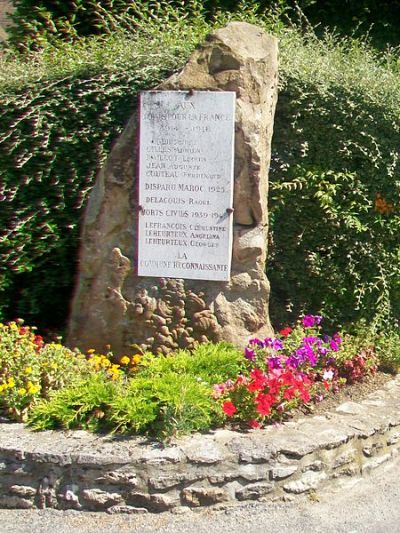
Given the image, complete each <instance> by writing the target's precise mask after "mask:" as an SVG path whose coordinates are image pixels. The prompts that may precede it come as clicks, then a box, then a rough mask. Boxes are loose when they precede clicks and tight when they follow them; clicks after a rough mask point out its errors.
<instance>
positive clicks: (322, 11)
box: [11, 0, 400, 49]
mask: <svg viewBox="0 0 400 533" xmlns="http://www.w3.org/2000/svg"><path fill="white" fill-rule="evenodd" d="M13 3H14V5H15V7H16V11H15V14H14V20H15V21H16V22H17V24H16V25H15V26H14V28H13V29H12V30H11V40H12V42H13V43H14V44H18V46H21V45H22V46H23V47H28V48H33V49H35V48H37V47H38V46H40V44H41V43H42V42H43V40H46V39H48V38H49V37H51V36H61V37H62V38H65V39H73V38H75V37H76V36H87V35H92V34H97V35H98V34H103V33H105V32H108V31H112V29H113V23H112V17H110V15H111V16H114V17H117V18H118V17H120V16H121V15H130V16H131V17H132V18H133V19H137V20H140V19H141V15H142V13H143V9H145V10H146V11H147V10H149V9H150V10H152V11H153V13H154V15H155V16H157V15H158V14H159V12H160V11H162V9H163V8H164V7H165V4H168V5H170V6H173V7H177V8H185V5H186V6H187V5H188V4H189V7H188V8H187V9H188V11H190V4H193V3H194V2H191V1H190V2H184V1H182V0H171V1H168V2H165V1H163V0H161V1H157V0H156V1H151V0H150V1H149V0H147V1H145V0H141V1H135V0H13ZM195 3H197V4H198V5H199V7H200V6H201V8H202V9H203V11H204V14H205V16H206V18H208V19H209V20H210V19H212V17H213V16H214V15H215V14H216V13H217V12H218V11H220V10H222V11H235V10H239V11H240V10H242V9H244V8H245V6H247V5H248V4H253V5H254V6H255V10H256V11H257V12H258V13H264V12H265V11H267V10H271V9H273V8H277V9H278V10H279V11H280V12H281V13H285V14H286V15H287V16H289V17H291V18H293V17H295V18H296V16H297V15H298V13H299V11H301V12H302V13H303V14H304V16H305V17H306V18H307V19H308V20H309V22H310V23H311V25H312V26H314V27H315V26H317V27H319V31H323V29H324V28H330V29H331V30H332V29H335V30H336V31H337V32H338V33H339V34H343V35H345V34H350V33H354V34H355V35H357V36H360V35H363V34H365V33H369V35H370V37H371V39H372V41H373V43H374V45H376V46H378V47H383V48H384V47H386V45H387V44H390V45H398V44H399V43H400V26H399V24H398V21H399V20H400V1H399V0H392V1H390V2H389V1H379V2H378V1H376V0H360V1H357V2H353V1H352V0H259V1H258V2H253V3H252V2H243V0H204V1H202V2H200V1H197V2H195ZM296 13H297V15H296ZM317 31H318V30H317Z"/></svg>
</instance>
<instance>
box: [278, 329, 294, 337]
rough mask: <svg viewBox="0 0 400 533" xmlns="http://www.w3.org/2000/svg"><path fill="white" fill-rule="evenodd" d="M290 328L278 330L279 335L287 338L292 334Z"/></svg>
mask: <svg viewBox="0 0 400 533" xmlns="http://www.w3.org/2000/svg"><path fill="white" fill-rule="evenodd" d="M292 331H293V330H292V328H289V327H287V328H283V329H281V330H280V332H279V335H282V337H288V336H289V335H290V334H291V333H292Z"/></svg>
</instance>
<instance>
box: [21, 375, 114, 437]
mask: <svg viewBox="0 0 400 533" xmlns="http://www.w3.org/2000/svg"><path fill="white" fill-rule="evenodd" d="M116 394H117V384H116V382H115V381H112V380H110V379H107V378H106V377H105V376H104V374H103V373H101V372H98V373H92V374H91V375H89V376H88V377H87V378H86V379H80V380H78V381H77V382H76V383H74V384H72V385H70V386H69V387H65V388H63V389H60V390H58V391H56V392H54V394H52V395H51V398H50V399H49V400H46V401H45V400H42V401H40V402H38V403H37V404H36V405H35V406H34V407H33V409H32V411H31V413H30V414H29V424H30V425H31V427H32V428H33V429H60V428H63V429H77V428H85V429H88V430H91V431H101V430H105V429H111V428H112V426H111V424H110V423H109V416H108V413H109V405H110V403H111V402H112V400H113V398H114V397H115V396H116Z"/></svg>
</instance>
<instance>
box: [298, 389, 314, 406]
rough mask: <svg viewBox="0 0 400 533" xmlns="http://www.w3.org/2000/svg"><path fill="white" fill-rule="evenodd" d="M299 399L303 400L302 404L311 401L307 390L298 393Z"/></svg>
mask: <svg viewBox="0 0 400 533" xmlns="http://www.w3.org/2000/svg"><path fill="white" fill-rule="evenodd" d="M300 398H301V399H302V400H303V402H304V403H308V402H309V401H310V400H311V396H310V393H309V392H308V390H306V389H303V390H302V391H300Z"/></svg>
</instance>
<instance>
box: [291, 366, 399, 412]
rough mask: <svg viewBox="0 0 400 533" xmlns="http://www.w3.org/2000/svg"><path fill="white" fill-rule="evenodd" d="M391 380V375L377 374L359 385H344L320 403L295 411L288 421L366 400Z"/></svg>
mask: <svg viewBox="0 0 400 533" xmlns="http://www.w3.org/2000/svg"><path fill="white" fill-rule="evenodd" d="M391 379H393V375H392V374H387V373H385V372H377V373H376V374H375V376H368V377H367V378H364V380H363V381H361V382H360V383H354V384H353V385H345V386H344V387H343V388H342V389H340V390H339V392H337V393H336V394H331V395H330V396H329V397H327V398H324V399H323V401H322V402H320V403H317V404H312V405H310V406H305V407H304V408H302V409H299V410H297V411H296V412H295V413H294V415H293V417H291V418H290V420H296V419H298V418H301V417H304V415H305V414H310V415H323V414H324V413H326V412H329V411H334V410H335V408H336V407H338V406H339V405H340V404H341V403H344V402H348V401H352V402H359V401H361V400H363V399H364V398H366V397H367V396H368V394H370V393H371V392H374V391H376V390H379V389H382V388H383V386H384V385H385V383H387V382H388V381H390V380H391Z"/></svg>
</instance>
